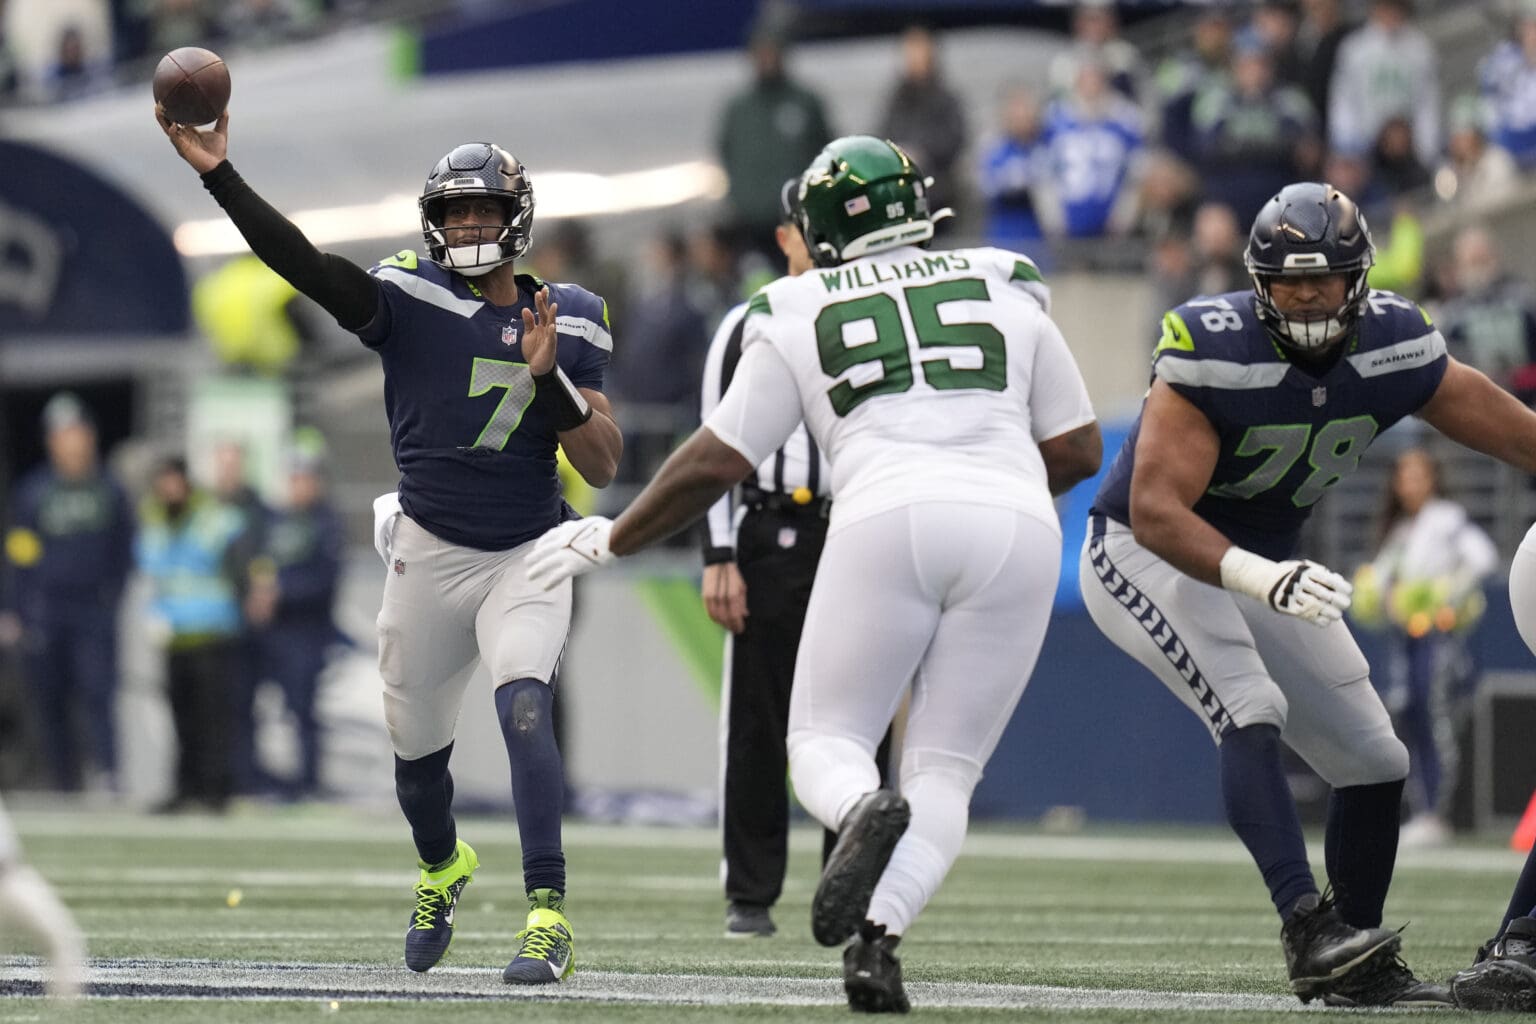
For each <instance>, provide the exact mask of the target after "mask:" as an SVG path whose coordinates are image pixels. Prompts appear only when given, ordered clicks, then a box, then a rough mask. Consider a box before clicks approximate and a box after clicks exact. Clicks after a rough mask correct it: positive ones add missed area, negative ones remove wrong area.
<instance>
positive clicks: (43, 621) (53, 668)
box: [0, 392, 133, 791]
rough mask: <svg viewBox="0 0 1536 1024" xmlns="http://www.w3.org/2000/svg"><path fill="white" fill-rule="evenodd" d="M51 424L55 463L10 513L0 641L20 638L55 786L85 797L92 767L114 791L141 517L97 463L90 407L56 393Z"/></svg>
mask: <svg viewBox="0 0 1536 1024" xmlns="http://www.w3.org/2000/svg"><path fill="white" fill-rule="evenodd" d="M43 426H44V430H45V433H46V435H47V447H48V462H47V463H46V464H45V465H43V466H41V467H39V468H38V469H36V470H34V471H33V472H32V473H30V474H28V475H27V476H26V477H25V478H23V479H22V481H21V483H20V484H19V485H18V488H17V494H16V500H15V504H14V506H13V508H12V510H11V529H10V532H9V533H8V534H7V536H6V542H5V550H6V556H7V557H6V561H7V562H8V563H9V565H8V569H9V573H8V576H9V586H8V587H7V588H6V594H5V599H4V601H3V602H0V607H3V608H4V611H0V618H3V619H4V620H5V621H4V623H0V635H4V636H9V637H12V638H15V639H18V640H19V641H20V643H21V646H22V650H23V652H24V654H25V667H26V676H27V682H28V686H29V689H30V692H31V698H32V706H33V708H34V709H35V711H36V716H37V719H38V725H39V737H38V738H39V741H40V744H41V747H42V752H43V756H44V759H45V760H46V762H47V766H48V768H49V770H50V772H51V774H52V782H53V785H55V786H56V787H58V788H59V789H61V790H65V791H76V790H80V789H82V788H83V787H84V783H85V780H86V778H87V777H88V776H87V768H86V765H87V764H88V765H89V771H91V772H94V776H92V778H93V787H95V786H99V787H101V788H107V789H111V788H112V787H113V786H114V785H115V777H116V772H117V733H116V723H117V716H116V710H115V708H116V699H117V685H118V666H117V609H118V603H119V601H120V600H121V598H122V594H123V584H124V581H125V580H126V579H127V576H128V569H129V566H130V565H131V563H132V545H133V517H132V515H131V514H130V512H129V510H128V499H127V497H126V496H125V495H124V493H123V490H122V488H121V487H120V486H118V484H117V482H116V481H115V480H113V479H112V478H111V477H110V476H109V475H108V474H107V473H106V472H104V471H103V470H102V468H101V466H100V464H99V461H98V458H97V452H96V427H95V424H94V423H93V422H92V420H91V416H90V413H89V412H88V411H87V409H86V408H85V406H84V404H82V403H81V401H80V399H79V398H77V397H76V396H75V395H73V394H70V393H68V392H60V393H59V394H57V395H55V396H54V397H53V398H52V399H51V400H50V401H49V402H48V404H47V406H46V407H45V408H44V410H43ZM81 737H83V738H84V741H85V742H84V748H85V749H84V751H82V750H81V749H80V745H79V739H80V738H81ZM82 755H83V756H82Z"/></svg>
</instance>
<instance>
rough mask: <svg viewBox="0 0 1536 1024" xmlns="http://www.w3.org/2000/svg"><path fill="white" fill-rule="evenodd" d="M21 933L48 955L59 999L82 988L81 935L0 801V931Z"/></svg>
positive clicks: (53, 991) (54, 991)
mask: <svg viewBox="0 0 1536 1024" xmlns="http://www.w3.org/2000/svg"><path fill="white" fill-rule="evenodd" d="M15 934H20V935H25V936H27V937H28V938H30V939H31V940H32V941H33V942H35V943H37V945H38V946H40V947H41V948H42V950H43V952H44V953H45V954H46V955H47V957H48V961H49V980H48V991H49V992H50V993H51V994H52V995H54V996H58V997H60V998H63V999H73V998H75V997H76V996H78V995H79V994H80V991H81V988H82V986H83V981H84V975H85V939H84V938H83V937H82V936H81V934H80V928H79V926H78V925H76V924H75V919H74V917H73V916H72V915H71V914H70V912H69V911H68V909H66V908H65V906H64V904H62V903H60V902H59V898H58V896H56V895H54V892H53V889H52V888H51V887H50V886H49V885H48V883H47V882H46V881H44V880H43V876H42V875H39V874H38V873H37V872H36V871H35V870H34V869H33V868H32V867H30V866H29V865H28V864H27V863H26V861H24V860H23V859H22V856H21V847H20V846H19V845H18V844H17V842H16V833H15V832H13V831H12V830H11V821H10V817H9V816H8V815H7V814H6V813H5V805H4V804H0V936H10V935H15Z"/></svg>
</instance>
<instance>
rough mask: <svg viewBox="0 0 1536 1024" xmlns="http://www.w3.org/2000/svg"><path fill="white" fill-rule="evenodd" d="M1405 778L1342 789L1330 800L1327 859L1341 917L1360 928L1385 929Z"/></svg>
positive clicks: (1332, 794) (1334, 793)
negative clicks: (1383, 915)
mask: <svg viewBox="0 0 1536 1024" xmlns="http://www.w3.org/2000/svg"><path fill="white" fill-rule="evenodd" d="M1402 802H1403V780H1402V779H1398V780H1397V781H1396V782H1377V783H1373V784H1371V785H1368V786H1343V787H1341V788H1339V789H1335V790H1334V791H1333V792H1332V793H1331V794H1330V795H1329V797H1328V831H1327V839H1326V845H1325V846H1324V848H1323V849H1324V857H1325V859H1326V861H1327V864H1328V880H1329V881H1330V882H1332V883H1333V892H1334V896H1335V898H1336V899H1337V901H1338V904H1339V916H1340V917H1342V918H1343V919H1344V921H1345V923H1346V924H1349V925H1352V926H1354V927H1356V928H1379V927H1381V908H1382V907H1383V906H1385V905H1386V902H1387V888H1388V886H1390V885H1391V884H1392V868H1393V867H1394V866H1395V865H1396V863H1397V826H1398V821H1399V819H1400V818H1401V817H1402Z"/></svg>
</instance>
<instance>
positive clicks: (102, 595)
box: [0, 464, 134, 614]
mask: <svg viewBox="0 0 1536 1024" xmlns="http://www.w3.org/2000/svg"><path fill="white" fill-rule="evenodd" d="M133 533H134V520H133V512H132V510H131V509H130V508H129V505H128V497H127V495H126V494H124V493H123V489H122V488H121V487H119V486H118V484H117V481H115V480H113V479H112V478H111V477H110V476H107V475H106V474H104V473H95V474H93V475H91V476H89V477H87V478H85V479H83V480H66V479H64V478H62V477H60V476H59V475H58V474H57V473H55V472H54V471H53V469H52V467H50V466H48V465H46V464H45V465H43V466H40V467H38V468H37V469H35V470H33V471H32V472H31V473H28V474H27V475H26V476H25V477H23V478H22V479H21V482H20V483H19V484H18V485H17V488H16V504H15V506H14V508H13V509H12V521H11V532H10V534H9V535H8V536H7V538H6V552H7V554H8V555H9V561H10V563H11V566H10V568H11V580H10V588H9V592H8V593H7V594H6V595H5V600H4V601H3V602H0V603H3V604H5V605H8V606H11V607H12V608H14V609H15V610H17V611H20V612H21V613H23V614H27V613H29V612H42V611H44V610H45V609H43V608H41V607H40V606H41V605H50V606H51V605H63V606H70V605H98V606H101V607H104V608H114V607H116V605H117V601H118V598H119V597H120V596H121V594H122V591H123V584H124V582H125V581H126V580H127V577H128V571H129V569H130V568H131V567H132V565H133Z"/></svg>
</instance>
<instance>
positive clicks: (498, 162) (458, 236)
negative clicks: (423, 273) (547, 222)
mask: <svg viewBox="0 0 1536 1024" xmlns="http://www.w3.org/2000/svg"><path fill="white" fill-rule="evenodd" d="M486 196H489V197H491V198H494V199H496V200H497V201H498V202H499V204H500V205H501V208H502V217H501V223H499V224H485V225H476V224H473V223H467V224H461V225H453V226H449V225H448V224H447V223H446V212H447V206H448V202H449V201H450V200H452V199H458V198H466V199H474V198H480V197H486ZM417 205H418V207H419V208H420V210H421V234H422V239H423V241H425V243H426V246H427V257H428V259H430V260H432V262H434V263H436V264H437V265H438V266H440V267H444V268H446V269H448V270H452V271H454V272H455V273H458V274H462V275H463V276H465V277H479V276H481V275H482V274H486V273H488V272H490V271H491V270H494V269H495V268H496V267H499V266H501V265H502V264H503V263H507V262H510V261H511V260H514V259H516V258H517V257H519V256H521V255H522V254H523V253H525V252H527V251H528V246H529V244H530V243H531V242H532V241H533V210H534V199H533V183H532V182H531V181H529V180H528V172H527V171H526V170H525V169H524V168H523V165H522V164H520V163H518V161H517V159H516V158H515V157H513V156H512V154H510V153H508V152H507V151H506V150H504V149H502V148H501V147H499V146H494V145H491V144H490V143H480V142H476V143H468V144H466V145H463V146H459V147H457V148H455V149H454V150H453V151H452V152H451V153H449V154H448V155H447V156H445V157H443V159H442V160H439V161H438V163H437V166H436V167H434V168H433V169H432V173H431V174H430V175H429V176H428V177H427V184H426V186H425V187H424V188H423V189H422V193H421V198H420V200H418V202H417ZM477 229H478V230H477ZM450 240H452V241H453V242H455V243H457V244H450Z"/></svg>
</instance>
